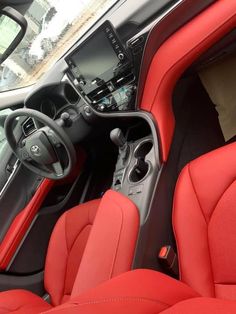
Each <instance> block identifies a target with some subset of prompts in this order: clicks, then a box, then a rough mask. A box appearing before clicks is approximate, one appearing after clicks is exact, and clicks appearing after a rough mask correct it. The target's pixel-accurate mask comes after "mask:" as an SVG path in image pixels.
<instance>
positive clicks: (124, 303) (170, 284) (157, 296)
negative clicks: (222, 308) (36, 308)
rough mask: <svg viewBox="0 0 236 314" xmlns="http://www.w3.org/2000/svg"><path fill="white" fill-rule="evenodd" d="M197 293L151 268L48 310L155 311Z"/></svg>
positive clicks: (56, 313) (96, 313)
mask: <svg viewBox="0 0 236 314" xmlns="http://www.w3.org/2000/svg"><path fill="white" fill-rule="evenodd" d="M196 297H199V295H198V294H197V293H196V292H195V291H193V290H192V289H191V288H189V287H188V286H187V285H185V284H183V283H181V282H180V281H177V280H175V279H173V278H171V277H168V276H166V275H164V274H161V273H158V272H155V271H152V270H135V271H131V272H127V273H125V274H123V275H120V276H118V277H116V278H113V279H112V280H110V281H108V282H106V283H104V284H102V285H100V286H98V287H97V288H95V289H92V290H90V291H88V292H87V293H84V294H82V295H80V296H78V297H75V298H73V299H71V301H70V302H68V303H66V304H63V305H62V306H59V307H56V308H55V309H53V310H50V311H48V312H47V313H48V314H49V313H50V314H74V313H76V314H80V313H81V314H101V313H103V314H105V313H112V314H121V313H122V314H157V313H161V312H162V311H164V310H166V309H168V308H169V307H171V306H173V305H174V304H176V303H178V302H181V301H183V300H188V299H191V298H196Z"/></svg>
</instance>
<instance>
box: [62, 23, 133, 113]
mask: <svg viewBox="0 0 236 314" xmlns="http://www.w3.org/2000/svg"><path fill="white" fill-rule="evenodd" d="M66 62H67V64H68V66H69V71H68V76H69V78H70V80H71V82H72V83H73V85H74V87H75V88H76V90H77V91H78V93H79V94H80V95H81V97H83V99H84V100H85V101H86V102H87V103H88V104H89V105H90V106H92V107H93V109H95V110H97V111H100V112H114V111H127V110H131V109H134V102H135V101H134V99H135V96H136V78H135V74H134V69H133V65H132V61H131V57H130V55H129V53H128V51H127V49H126V48H125V47H124V46H123V44H122V43H121V41H120V39H119V37H118V35H117V33H116V31H115V29H114V28H113V26H112V24H111V23H110V22H109V21H106V22H105V23H103V24H102V25H101V26H100V27H99V28H98V29H97V30H96V32H95V33H93V34H92V36H90V37H89V38H88V39H87V40H85V41H84V42H83V44H82V45H80V46H79V47H78V48H77V49H76V50H74V51H73V52H72V53H71V54H70V55H68V56H67V57H66Z"/></svg>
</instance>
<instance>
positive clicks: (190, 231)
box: [173, 143, 236, 300]
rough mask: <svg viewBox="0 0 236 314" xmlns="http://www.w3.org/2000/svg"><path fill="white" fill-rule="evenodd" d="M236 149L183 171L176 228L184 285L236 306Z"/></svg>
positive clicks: (217, 152) (200, 160) (232, 147)
mask: <svg viewBox="0 0 236 314" xmlns="http://www.w3.org/2000/svg"><path fill="white" fill-rule="evenodd" d="M235 156H236V144H235V143H234V144H231V145H228V146H225V147H222V148H220V149H218V150H215V151H213V152H210V153H209V154H206V155H204V156H202V157H200V158H198V159H196V160H194V161H192V162H191V163H189V164H188V165H187V166H186V167H185V168H184V169H183V171H182V173H181V175H180V177H179V180H178V183H177V187H176V192H175V198H174V211H173V225H174V230H175V237H176V241H177V247H178V254H179V265H180V273H181V280H182V281H183V282H185V283H187V284H188V285H189V286H191V287H192V288H193V289H195V290H196V291H197V292H198V293H199V294H201V295H202V296H206V297H219V298H226V299H234V300H236V247H235V243H236V228H235V226H236V207H235V205H236V158H235Z"/></svg>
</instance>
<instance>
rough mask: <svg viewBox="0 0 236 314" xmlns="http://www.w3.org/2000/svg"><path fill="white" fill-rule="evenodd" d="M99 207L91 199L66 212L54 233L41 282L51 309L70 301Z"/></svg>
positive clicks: (95, 201)
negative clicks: (48, 297)
mask: <svg viewBox="0 0 236 314" xmlns="http://www.w3.org/2000/svg"><path fill="white" fill-rule="evenodd" d="M99 204H100V200H93V201H90V202H87V203H84V204H81V205H78V206H76V207H74V208H72V209H70V210H68V211H67V212H65V213H64V214H63V215H62V216H61V217H60V219H59V220H58V222H57V224H56V226H55V228H54V230H53V233H52V236H51V239H50V243H49V246H48V253H47V258H46V265H45V280H44V283H45V289H46V291H47V292H48V293H49V294H50V297H51V303H52V305H54V306H56V305H58V304H60V303H62V302H66V301H67V300H68V299H69V298H70V295H71V292H72V288H73V285H74V281H75V277H76V274H77V272H78V269H79V265H80V262H81V259H82V256H83V253H84V249H85V246H86V243H87V240H88V237H89V234H90V230H91V228H92V225H93V223H94V219H95V216H96V213H97V209H98V206H99Z"/></svg>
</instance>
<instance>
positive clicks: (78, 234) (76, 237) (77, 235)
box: [63, 223, 92, 296]
mask: <svg viewBox="0 0 236 314" xmlns="http://www.w3.org/2000/svg"><path fill="white" fill-rule="evenodd" d="M89 226H91V227H92V224H89V223H87V224H86V225H85V226H83V228H82V229H80V231H79V232H78V233H77V234H76V236H75V239H74V241H73V243H72V245H71V248H70V252H71V251H72V249H73V246H74V245H75V242H76V240H77V239H78V237H79V236H80V234H81V233H82V232H83V231H84V230H85V228H86V227H89ZM89 234H90V232H89ZM87 241H88V239H87ZM86 244H87V243H86ZM85 247H86V245H85ZM70 252H69V251H67V255H68V257H67V261H66V271H65V278H64V287H63V296H65V294H66V278H67V272H68V259H69V256H70ZM79 266H80V265H78V269H79ZM77 272H78V271H77ZM76 276H77V275H75V279H76ZM73 285H74V284H73ZM73 285H72V288H71V291H72V290H73Z"/></svg>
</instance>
